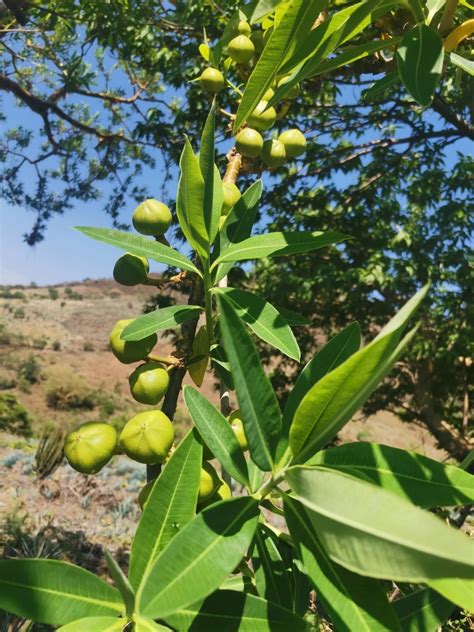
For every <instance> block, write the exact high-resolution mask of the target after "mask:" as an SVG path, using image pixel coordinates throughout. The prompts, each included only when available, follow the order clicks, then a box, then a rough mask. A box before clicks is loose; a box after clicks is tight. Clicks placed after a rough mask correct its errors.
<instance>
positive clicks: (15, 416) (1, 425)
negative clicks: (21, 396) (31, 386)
mask: <svg viewBox="0 0 474 632" xmlns="http://www.w3.org/2000/svg"><path fill="white" fill-rule="evenodd" d="M0 430H5V431H7V432H11V433H13V434H17V435H21V436H23V437H29V436H31V434H32V431H31V420H30V417H29V415H28V411H27V410H26V408H25V407H24V406H22V405H21V404H19V403H18V401H17V399H16V397H15V396H14V395H13V394H12V393H0Z"/></svg>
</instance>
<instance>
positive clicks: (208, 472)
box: [198, 463, 222, 504]
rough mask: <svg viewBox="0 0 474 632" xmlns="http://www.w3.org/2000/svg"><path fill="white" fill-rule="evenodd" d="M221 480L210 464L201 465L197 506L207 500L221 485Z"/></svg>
mask: <svg viewBox="0 0 474 632" xmlns="http://www.w3.org/2000/svg"><path fill="white" fill-rule="evenodd" d="M221 482H222V481H221V479H220V478H219V475H218V474H217V472H216V470H215V469H214V468H213V467H212V465H211V464H210V463H203V464H202V468H201V477H200V480H199V495H198V504H201V503H203V502H205V501H206V500H208V498H210V497H211V496H212V495H213V494H214V492H215V491H216V490H217V488H218V487H219V486H220V484H221Z"/></svg>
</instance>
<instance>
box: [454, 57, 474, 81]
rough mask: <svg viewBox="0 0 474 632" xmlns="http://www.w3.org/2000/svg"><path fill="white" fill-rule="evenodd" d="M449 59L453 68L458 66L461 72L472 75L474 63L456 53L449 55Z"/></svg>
mask: <svg viewBox="0 0 474 632" xmlns="http://www.w3.org/2000/svg"><path fill="white" fill-rule="evenodd" d="M449 59H450V60H451V62H452V63H453V64H454V65H455V66H458V68H462V70H465V71H466V72H467V73H468V74H469V75H471V76H473V75H474V61H471V60H469V59H465V58H464V57H461V55H458V54H457V53H451V54H450V55H449Z"/></svg>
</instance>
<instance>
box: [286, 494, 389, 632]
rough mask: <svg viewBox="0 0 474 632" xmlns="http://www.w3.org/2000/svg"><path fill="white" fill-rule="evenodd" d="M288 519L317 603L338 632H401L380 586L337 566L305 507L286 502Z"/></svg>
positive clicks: (291, 500) (289, 500) (289, 501)
mask: <svg viewBox="0 0 474 632" xmlns="http://www.w3.org/2000/svg"><path fill="white" fill-rule="evenodd" d="M284 507H285V517H286V521H287V524H288V528H289V530H290V534H291V537H292V538H293V542H294V544H295V547H296V551H297V553H298V556H299V558H300V560H301V561H302V562H303V565H304V567H305V569H306V572H307V574H308V576H309V578H310V580H311V582H312V584H313V586H314V589H315V590H316V594H317V596H318V600H320V601H321V603H322V604H323V606H324V608H325V610H327V612H328V613H329V615H330V617H331V620H332V622H333V624H334V626H335V629H336V630H338V632H353V630H357V632H364V631H365V632H372V631H373V630H378V631H380V632H382V630H385V631H386V632H395V631H397V630H401V628H400V625H399V624H398V622H397V618H396V616H395V612H394V611H393V608H392V606H391V605H390V603H389V601H388V599H387V596H386V593H385V591H384V589H383V588H382V586H381V585H380V583H379V582H378V581H377V580H374V579H372V578H369V577H362V576H361V575H356V574H355V573H352V572H351V571H348V570H347V569H345V568H343V567H342V566H339V565H338V564H335V563H334V562H333V561H332V560H331V558H330V557H329V556H328V554H327V553H326V551H325V550H324V547H323V546H322V544H321V542H320V540H319V539H318V536H317V535H316V532H315V529H314V528H313V526H312V524H311V521H310V518H309V517H308V514H307V511H306V509H305V507H304V506H303V505H301V504H300V503H298V502H296V501H295V500H293V499H292V498H289V497H286V498H285V503H284Z"/></svg>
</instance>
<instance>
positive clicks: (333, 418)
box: [290, 287, 428, 463]
mask: <svg viewBox="0 0 474 632" xmlns="http://www.w3.org/2000/svg"><path fill="white" fill-rule="evenodd" d="M427 291H428V287H425V288H423V289H422V290H420V291H419V292H418V293H417V294H415V296H414V297H413V298H411V299H410V300H409V301H408V302H407V303H406V305H405V306H404V307H403V308H402V309H401V310H400V311H399V312H398V314H397V315H396V316H395V317H394V318H392V320H391V321H390V322H389V323H388V324H387V325H386V326H385V327H384V329H383V330H382V331H381V332H380V334H379V335H378V336H377V337H376V338H375V340H373V341H372V342H371V343H370V344H369V345H367V347H365V348H364V349H361V350H360V351H358V352H357V353H354V354H353V355H352V356H351V357H350V358H349V359H347V360H346V361H345V362H344V363H343V364H341V365H340V366H338V367H337V368H336V369H334V370H332V371H331V372H330V373H328V374H327V375H325V376H324V377H323V378H322V379H320V380H319V382H317V383H316V384H315V385H314V386H313V387H312V388H311V389H310V390H309V391H308V392H307V393H306V395H305V396H304V397H303V399H302V400H301V402H300V404H299V406H298V408H297V409H296V411H295V414H294V419H293V423H292V425H291V428H290V446H291V450H292V452H293V454H294V455H295V457H297V459H296V460H297V462H299V463H302V462H304V461H306V460H308V459H309V458H311V457H312V456H313V455H314V453H315V452H316V450H318V449H320V448H321V447H323V446H324V445H325V444H326V443H328V441H330V440H331V439H332V438H333V437H334V436H335V435H336V434H337V433H338V432H339V430H340V429H341V428H342V427H343V426H344V425H345V424H346V423H347V422H348V421H349V420H350V419H351V417H352V415H353V414H354V413H355V412H356V410H357V409H358V408H359V406H361V404H362V403H363V402H364V401H365V400H366V399H367V398H368V397H369V395H370V394H371V393H372V392H373V391H374V390H375V388H376V387H377V385H378V384H379V383H380V382H381V381H382V379H383V378H384V377H385V376H386V375H387V373H388V372H389V371H390V369H391V368H392V366H393V364H394V363H395V362H396V360H397V359H398V357H399V356H400V355H401V353H402V351H403V349H404V348H405V346H406V345H407V344H408V342H409V341H410V340H411V338H412V337H413V335H414V333H415V330H412V331H411V332H410V333H409V334H408V335H407V336H405V338H403V340H402V341H401V342H400V337H401V335H402V332H403V330H404V328H405V325H406V323H407V321H408V320H409V318H410V317H411V316H412V315H413V314H414V312H415V311H416V309H417V308H418V306H419V304H420V303H421V301H422V300H423V298H424V297H425V295H426V293H427Z"/></svg>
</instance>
